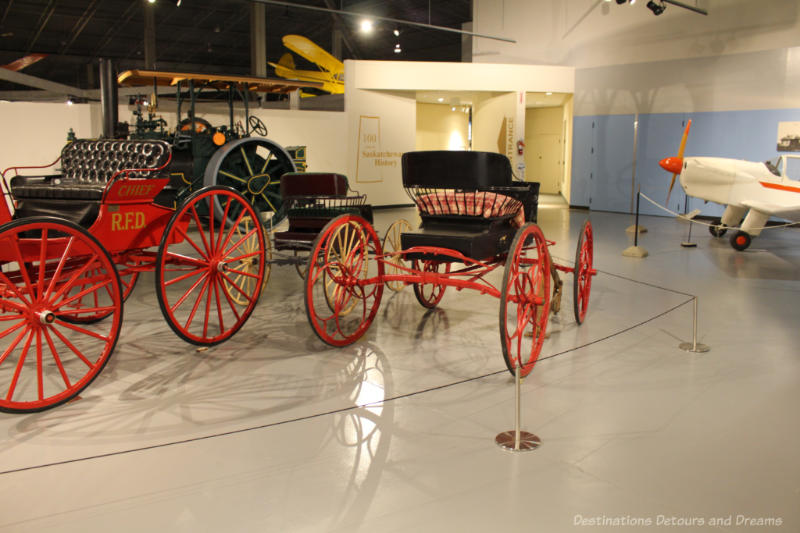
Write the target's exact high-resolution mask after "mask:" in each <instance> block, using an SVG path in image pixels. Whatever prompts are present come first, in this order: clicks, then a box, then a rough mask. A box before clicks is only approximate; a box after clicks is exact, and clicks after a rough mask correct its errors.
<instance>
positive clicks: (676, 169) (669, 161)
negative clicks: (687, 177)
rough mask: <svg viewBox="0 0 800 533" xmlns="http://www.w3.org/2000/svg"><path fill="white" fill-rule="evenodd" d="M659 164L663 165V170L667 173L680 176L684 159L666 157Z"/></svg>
mask: <svg viewBox="0 0 800 533" xmlns="http://www.w3.org/2000/svg"><path fill="white" fill-rule="evenodd" d="M658 164H659V165H661V168H663V169H664V170H666V171H667V172H672V173H673V174H680V173H681V169H682V168H683V158H682V157H665V158H664V159H662V160H661V161H659V162H658Z"/></svg>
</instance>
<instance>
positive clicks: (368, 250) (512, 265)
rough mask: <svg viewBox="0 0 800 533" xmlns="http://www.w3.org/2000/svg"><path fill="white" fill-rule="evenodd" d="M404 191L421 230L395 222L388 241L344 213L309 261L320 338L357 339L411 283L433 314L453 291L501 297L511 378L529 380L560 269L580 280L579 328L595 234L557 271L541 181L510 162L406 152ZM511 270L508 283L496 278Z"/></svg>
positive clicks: (557, 293) (339, 342)
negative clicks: (522, 178) (525, 179)
mask: <svg viewBox="0 0 800 533" xmlns="http://www.w3.org/2000/svg"><path fill="white" fill-rule="evenodd" d="M402 165H403V169H402V170H403V185H404V186H405V188H406V191H407V192H408V194H409V196H410V197H411V198H412V199H413V200H414V203H415V204H416V206H417V208H418V210H419V213H420V217H421V219H422V224H421V226H420V228H419V229H418V230H417V231H411V228H410V226H409V224H408V223H407V222H404V221H403V222H401V223H400V224H397V223H396V224H395V225H393V226H392V227H391V228H390V229H389V231H388V232H387V235H386V238H385V239H384V241H383V243H381V242H380V241H379V239H378V236H377V234H376V232H375V230H374V229H373V228H372V226H371V224H370V223H369V222H368V221H366V220H365V219H364V218H362V217H359V216H357V215H353V214H349V215H342V216H340V217H338V218H336V219H335V220H333V221H331V222H330V223H329V224H328V225H327V226H326V227H325V228H324V229H323V230H322V231H321V233H320V234H319V236H318V237H317V240H316V242H315V243H314V246H313V247H312V251H311V257H310V258H309V262H308V265H309V273H308V275H307V276H306V286H305V301H306V311H307V315H308V319H309V322H310V323H311V326H312V328H313V330H314V332H315V333H316V334H317V335H318V336H319V337H320V339H322V340H323V341H325V342H326V343H328V344H331V345H334V346H344V345H347V344H350V343H352V342H355V341H356V340H357V339H358V338H360V337H361V336H362V335H363V334H364V333H365V332H366V330H367V329H368V328H369V325H370V324H371V322H372V320H373V319H374V318H375V316H376V314H377V310H378V307H379V306H380V301H381V297H382V294H383V287H384V285H386V286H389V287H390V288H392V289H394V290H398V289H400V288H402V287H403V286H404V285H407V284H411V285H413V287H414V294H415V296H416V298H417V300H418V301H419V303H420V304H421V305H423V306H424V307H427V308H433V307H435V306H436V305H438V303H439V302H440V301H441V299H442V297H443V295H444V292H445V289H446V288H447V287H448V286H449V287H456V288H457V289H459V290H460V289H473V290H477V291H479V292H481V293H483V294H489V295H491V296H494V297H497V298H499V299H500V317H499V318H500V335H501V346H502V350H503V357H504V359H505V362H506V365H507V367H508V369H509V371H511V372H512V373H513V372H514V371H515V369H516V368H517V367H519V368H520V370H521V373H522V375H526V374H528V373H529V372H530V371H531V370H532V368H533V365H534V363H535V361H536V359H537V358H538V355H539V352H540V351H541V348H542V343H543V340H544V336H545V330H546V327H547V320H548V315H549V313H550V312H551V310H555V311H558V309H559V308H560V301H561V288H562V284H561V280H560V277H559V275H558V272H568V273H574V274H575V281H574V284H573V285H574V298H573V299H574V310H575V318H576V321H577V322H578V323H579V324H580V323H582V322H583V320H584V318H585V316H586V309H587V304H588V299H589V293H590V290H591V278H592V276H593V275H595V274H596V271H595V270H594V269H593V268H592V263H593V249H592V228H591V224H590V223H589V222H588V221H587V222H586V223H585V224H584V227H583V229H582V232H581V235H580V238H579V242H578V247H577V252H576V262H575V266H574V267H569V266H562V265H555V264H554V263H553V262H552V260H551V258H550V254H549V251H548V246H549V245H550V244H552V242H549V241H546V240H545V238H544V235H543V234H542V232H541V230H540V229H539V227H538V226H536V224H534V223H533V222H534V221H535V218H536V202H537V197H538V184H530V183H521V182H513V181H512V179H511V167H510V164H509V161H508V159H507V158H506V157H505V156H502V155H500V154H496V153H486V152H457V151H429V152H410V153H406V154H404V155H403V158H402ZM501 267H502V268H503V269H504V271H503V278H502V282H501V283H500V285H496V284H495V283H493V282H492V280H491V279H490V276H489V274H490V273H492V272H493V271H494V270H496V269H497V268H501Z"/></svg>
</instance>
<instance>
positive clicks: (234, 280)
mask: <svg viewBox="0 0 800 533" xmlns="http://www.w3.org/2000/svg"><path fill="white" fill-rule="evenodd" d="M212 202H213V203H216V205H218V206H221V210H222V215H221V216H216V214H215V210H214V209H209V207H210V206H211V205H213V204H212ZM200 213H208V215H207V216H208V218H207V220H201V215H200ZM264 269H265V252H264V233H263V226H262V224H261V223H260V219H259V216H258V213H257V212H256V210H255V209H254V208H253V206H251V205H250V203H248V201H247V200H245V198H244V197H243V196H242V195H241V194H239V193H238V192H236V191H234V190H233V189H231V188H229V187H224V186H219V185H217V186H213V187H205V188H203V189H200V190H199V191H197V192H195V193H193V194H192V195H191V196H189V197H188V198H187V199H186V201H185V202H184V203H183V205H182V206H181V207H180V209H178V210H177V211H176V212H175V214H174V215H173V216H172V218H171V219H170V221H169V223H168V224H167V227H166V229H165V231H164V234H163V235H162V237H161V245H160V246H159V249H158V257H157V258H156V294H157V296H158V304H159V306H160V307H161V312H162V313H163V314H164V317H165V318H166V319H167V323H168V324H169V326H170V327H171V328H172V330H173V331H174V332H175V333H176V334H177V335H178V336H179V337H181V338H182V339H184V340H186V341H187V342H190V343H192V344H201V345H213V344H218V343H220V342H222V341H224V340H227V339H229V338H230V337H232V336H233V334H234V333H236V332H237V331H239V329H240V328H241V327H242V326H243V325H244V323H245V322H247V319H248V318H249V317H250V314H251V313H252V312H253V309H254V308H255V305H256V303H257V302H258V297H259V295H260V294H261V288H262V286H263V281H264Z"/></svg>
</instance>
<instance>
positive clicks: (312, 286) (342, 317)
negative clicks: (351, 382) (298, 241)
mask: <svg viewBox="0 0 800 533" xmlns="http://www.w3.org/2000/svg"><path fill="white" fill-rule="evenodd" d="M380 255H381V243H380V241H379V240H378V235H377V234H376V233H375V229H374V228H373V227H372V225H370V223H369V222H367V221H366V220H365V219H363V218H361V217H360V216H357V215H340V216H338V217H336V218H334V219H333V220H331V221H330V222H328V224H327V225H326V226H325V227H324V228H323V229H322V231H321V232H320V233H319V235H317V238H316V240H315V241H314V244H313V246H312V247H311V257H310V259H309V262H308V264H309V270H308V272H307V273H306V280H305V304H306V315H307V316H308V321H309V323H310V324H311V328H312V329H313V330H314V333H316V334H317V336H318V337H319V338H320V339H322V341H323V342H326V343H327V344H330V345H332V346H346V345H348V344H352V343H353V342H355V341H357V340H358V339H359V338H360V337H361V336H362V335H363V334H364V333H365V332H366V331H367V329H368V328H369V326H370V324H371V323H372V321H373V320H374V319H375V315H376V314H377V313H378V307H379V306H380V304H381V296H382V295H383V281H382V278H383V263H382V262H381V261H378V260H377V259H376V258H377V257H378V256H380Z"/></svg>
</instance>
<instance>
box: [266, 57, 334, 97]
mask: <svg viewBox="0 0 800 533" xmlns="http://www.w3.org/2000/svg"><path fill="white" fill-rule="evenodd" d="M267 64H268V65H270V66H271V67H273V68H274V69H275V74H276V75H278V76H280V77H281V78H286V79H289V80H300V81H314V82H319V83H322V87H321V89H322V90H323V91H327V92H329V93H331V94H341V93H343V92H344V83H342V82H341V81H339V80H337V79H336V78H335V77H334V75H333V74H332V73H330V72H325V71H318V70H297V68H295V64H294V59H292V54H290V53H288V52H287V53H285V54H283V55H282V56H281V59H280V60H279V61H278V62H277V63H273V62H271V61H268V62H267Z"/></svg>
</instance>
